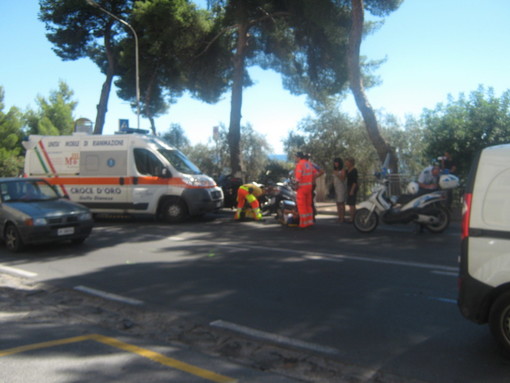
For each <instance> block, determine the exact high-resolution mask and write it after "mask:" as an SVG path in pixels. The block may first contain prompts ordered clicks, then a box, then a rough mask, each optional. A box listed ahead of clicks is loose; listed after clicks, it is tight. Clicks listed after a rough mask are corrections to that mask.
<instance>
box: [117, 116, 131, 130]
mask: <svg viewBox="0 0 510 383" xmlns="http://www.w3.org/2000/svg"><path fill="white" fill-rule="evenodd" d="M128 129H129V120H126V119H122V118H119V132H125V131H127V130H128Z"/></svg>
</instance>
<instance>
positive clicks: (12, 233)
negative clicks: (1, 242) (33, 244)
mask: <svg viewBox="0 0 510 383" xmlns="http://www.w3.org/2000/svg"><path fill="white" fill-rule="evenodd" d="M4 238H5V246H6V247H7V249H8V250H10V251H12V252H14V253H17V252H20V251H21V250H23V240H22V239H21V236H20V234H19V231H18V229H17V228H16V226H14V225H13V224H9V225H7V227H6V228H5V233H4Z"/></svg>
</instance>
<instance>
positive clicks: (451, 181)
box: [439, 174, 459, 189]
mask: <svg viewBox="0 0 510 383" xmlns="http://www.w3.org/2000/svg"><path fill="white" fill-rule="evenodd" d="M457 186H459V178H458V177H456V176H454V175H453V174H442V175H441V176H440V177H439V187H440V188H441V189H455V188H456V187H457Z"/></svg>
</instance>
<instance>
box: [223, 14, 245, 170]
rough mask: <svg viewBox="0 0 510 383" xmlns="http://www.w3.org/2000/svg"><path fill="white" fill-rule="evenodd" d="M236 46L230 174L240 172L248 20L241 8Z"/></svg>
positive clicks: (230, 139) (231, 112)
mask: <svg viewBox="0 0 510 383" xmlns="http://www.w3.org/2000/svg"><path fill="white" fill-rule="evenodd" d="M237 21H238V23H239V24H238V26H237V47H236V53H235V55H234V58H233V66H234V73H233V77H232V96H231V101H230V126H229V131H228V143H229V147H230V167H231V171H232V174H234V175H240V174H242V173H241V172H242V170H243V169H242V165H241V117H242V115H241V108H242V105H243V85H244V71H245V65H246V64H245V54H246V53H245V52H246V47H247V44H248V29H249V23H248V20H247V19H246V18H245V17H244V14H243V9H242V7H240V9H239V10H238V18H237Z"/></svg>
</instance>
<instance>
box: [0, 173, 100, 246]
mask: <svg viewBox="0 0 510 383" xmlns="http://www.w3.org/2000/svg"><path fill="white" fill-rule="evenodd" d="M93 223H94V221H93V219H92V214H91V213H90V211H89V209H88V208H86V207H85V206H82V205H80V204H77V203H75V202H72V201H69V200H68V199H65V198H63V197H62V196H61V195H60V194H59V193H58V192H57V190H56V189H55V188H54V187H53V186H52V185H50V184H49V183H48V182H46V181H45V180H44V179H40V178H0V237H1V238H2V239H3V241H4V242H5V245H6V247H7V248H8V249H9V250H10V251H13V252H18V251H21V250H22V249H23V248H24V246H25V245H32V244H38V243H47V242H56V241H65V240H70V241H72V242H73V243H76V244H79V243H82V242H83V241H84V240H85V239H86V238H87V237H88V236H89V234H90V232H91V231H92V226H93Z"/></svg>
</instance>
